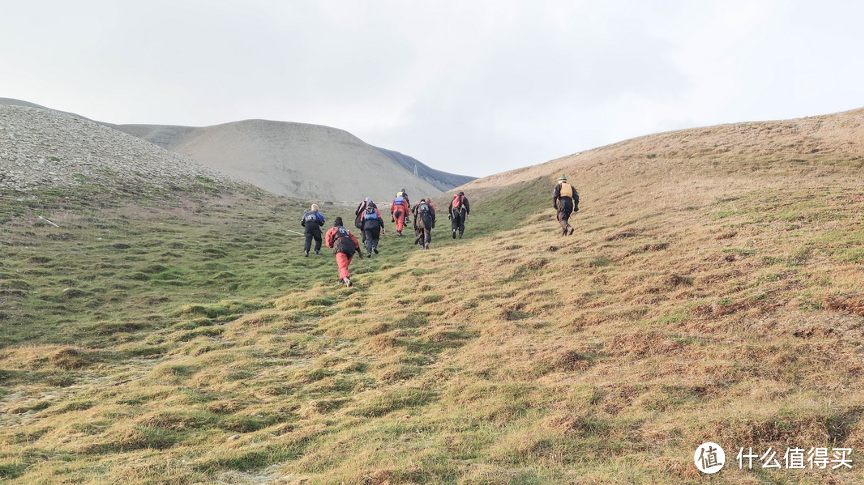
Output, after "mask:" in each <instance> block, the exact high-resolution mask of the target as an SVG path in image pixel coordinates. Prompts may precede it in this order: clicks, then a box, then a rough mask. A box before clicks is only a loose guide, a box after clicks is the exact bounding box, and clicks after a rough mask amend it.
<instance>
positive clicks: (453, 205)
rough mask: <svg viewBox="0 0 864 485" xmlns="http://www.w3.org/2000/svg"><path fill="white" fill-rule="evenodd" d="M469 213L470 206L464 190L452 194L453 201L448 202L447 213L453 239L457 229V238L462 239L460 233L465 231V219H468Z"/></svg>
mask: <svg viewBox="0 0 864 485" xmlns="http://www.w3.org/2000/svg"><path fill="white" fill-rule="evenodd" d="M469 213H471V206H470V205H468V198H467V197H465V192H459V193H458V194H456V195H454V196H453V201H452V202H450V213H449V214H448V215H447V217H448V218H449V219H450V227H451V228H452V229H453V239H456V232H457V231H458V232H459V239H462V233H463V232H465V221H467V220H468V214H469Z"/></svg>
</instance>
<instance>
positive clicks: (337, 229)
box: [324, 217, 363, 287]
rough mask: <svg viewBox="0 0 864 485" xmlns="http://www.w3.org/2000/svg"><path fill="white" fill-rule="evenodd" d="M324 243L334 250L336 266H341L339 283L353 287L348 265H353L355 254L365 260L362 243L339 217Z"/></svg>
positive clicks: (325, 237)
mask: <svg viewBox="0 0 864 485" xmlns="http://www.w3.org/2000/svg"><path fill="white" fill-rule="evenodd" d="M324 243H325V244H326V245H327V247H328V248H333V252H334V253H336V264H337V265H338V266H339V282H340V283H345V286H348V287H350V286H352V285H353V283H351V274H350V273H349V272H348V265H349V264H351V259H352V258H353V257H354V253H357V254H358V255H359V256H360V259H363V252H362V251H361V250H360V243H359V242H357V238H356V237H354V235H353V234H351V231H349V230H348V229H347V228H345V226H343V225H342V218H341V217H337V218H336V219H334V220H333V227H332V228H330V230H328V231H327V234H325V235H324Z"/></svg>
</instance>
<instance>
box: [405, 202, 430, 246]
mask: <svg viewBox="0 0 864 485" xmlns="http://www.w3.org/2000/svg"><path fill="white" fill-rule="evenodd" d="M411 210H412V211H413V213H414V233H415V234H416V235H417V239H415V240H414V244H420V249H429V243H431V242H432V229H435V206H434V205H432V199H430V198H429V197H427V198H425V199H420V203H419V204H417V205H415V206H414V207H413V208H412V209H411Z"/></svg>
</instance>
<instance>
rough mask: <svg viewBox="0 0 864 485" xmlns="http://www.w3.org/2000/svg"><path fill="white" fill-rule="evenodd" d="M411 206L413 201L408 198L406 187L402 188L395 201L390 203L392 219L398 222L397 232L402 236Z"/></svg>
mask: <svg viewBox="0 0 864 485" xmlns="http://www.w3.org/2000/svg"><path fill="white" fill-rule="evenodd" d="M410 207H411V202H410V201H409V200H408V194H407V193H405V189H402V190H400V191H399V193H397V194H396V198H395V199H393V202H391V203H390V220H391V221H393V222H395V223H396V234H398V235H400V236H401V235H402V230H403V229H404V228H405V220H406V218H407V217H408V210H409V208H410Z"/></svg>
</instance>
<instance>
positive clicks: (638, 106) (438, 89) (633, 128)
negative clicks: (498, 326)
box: [0, 0, 864, 175]
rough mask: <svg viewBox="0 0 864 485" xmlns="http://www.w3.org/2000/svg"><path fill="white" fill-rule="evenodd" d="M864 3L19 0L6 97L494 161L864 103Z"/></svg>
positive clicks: (13, 6)
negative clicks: (244, 123) (286, 124)
mask: <svg viewBox="0 0 864 485" xmlns="http://www.w3.org/2000/svg"><path fill="white" fill-rule="evenodd" d="M7 3H10V2H7ZM862 14H864V4H858V3H855V2H843V1H835V0H829V1H827V2H826V1H823V2H807V1H803V0H801V1H792V0H760V1H759V2H753V1H739V0H734V1H714V2H689V1H683V0H678V1H659V0H658V1H654V2H645V1H636V0H628V1H611V2H594V1H551V0H549V1H542V0H541V1H536V0H535V1H530V2H529V1H527V0H524V1H523V0H500V1H495V2H492V1H470V2H465V1H455V0H439V1H436V2H407V1H396V0H390V1H380V0H379V1H375V2H368V1H360V0H351V1H347V0H345V1H335V0H328V1H323V0H322V1H312V0H299V1H296V2H295V1H292V2H279V1H275V0H272V1H271V0H258V1H250V2H242V3H241V2H229V1H209V2H204V1H201V0H185V1H170V2H169V1H166V0H156V1H150V2H146V3H140V2H139V3H134V2H133V3H129V2H113V1H107V0H105V1H95V0H84V1H80V2H60V1H49V0H32V1H30V2H14V3H10V5H4V8H3V17H4V28H3V29H2V30H0V59H2V60H3V61H2V62H3V64H4V66H3V69H0V86H2V87H3V89H4V91H3V92H0V96H5V97H13V98H18V99H23V100H26V101H31V102H35V103H39V104H43V105H46V106H49V107H52V108H56V109H61V110H65V111H74V112H78V113H80V114H82V115H84V116H88V117H91V118H95V119H99V120H103V121H109V122H114V123H157V124H187V125H208V124H217V123H224V122H229V121H235V120H241V119H248V118H267V119H274V120H283V121H297V122H306V123H316V124H324V125H330V126H335V127H338V128H342V129H346V130H348V131H350V132H352V133H354V134H355V135H357V136H359V137H360V138H362V139H364V140H366V141H367V142H369V143H372V144H376V145H378V146H383V147H386V148H390V149H394V150H398V151H401V152H403V153H406V154H409V155H412V156H415V157H417V158H418V159H420V160H422V161H424V162H425V163H427V164H429V165H431V166H433V167H435V168H439V169H443V170H448V171H453V172H458V173H467V174H473V175H487V174H491V173H494V172H497V171H502V170H506V169H512V168H517V167H520V166H525V165H530V164H536V163H541V162H544V161H546V160H548V159H551V158H555V157H559V156H564V155H567V154H570V153H573V152H576V151H581V150H585V149H588V148H592V147H595V146H599V145H603V144H607V143H613V142H617V141H620V140H622V139H625V138H629V137H634V136H639V135H642V134H648V133H654V132H659V131H665V130H670V129H677V128H685V127H690V126H698V125H708V124H716V123H728V122H735V121H748V120H758V119H779V118H791V117H798V116H807V115H815V114H825V113H830V112H834V111H841V110H846V109H852V108H856V107H860V106H864V94H862V92H861V90H860V88H859V83H858V80H859V79H861V77H862V70H864V67H861V64H860V63H859V62H857V58H858V57H859V54H860V52H862V51H864V49H862V48H864V36H862V35H861V34H860V33H859V32H860V26H859V25H858V24H859V19H861V18H864V17H862Z"/></svg>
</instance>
